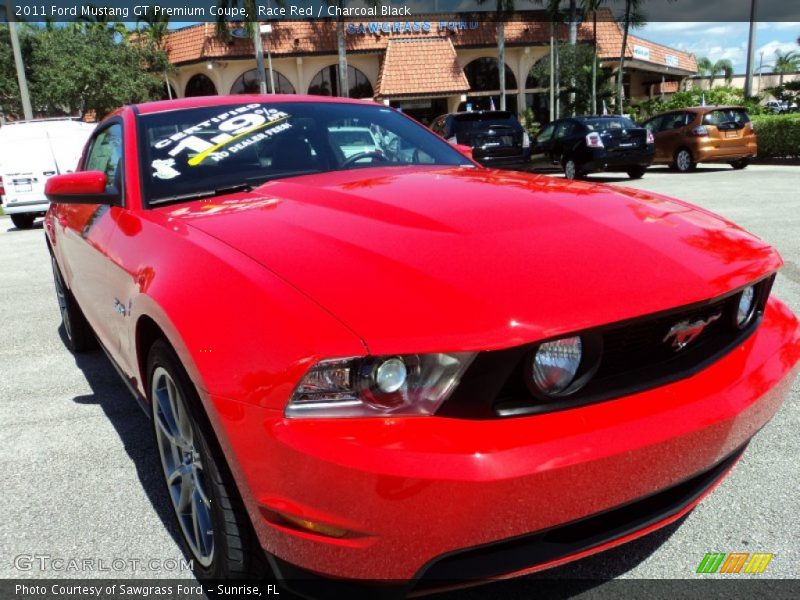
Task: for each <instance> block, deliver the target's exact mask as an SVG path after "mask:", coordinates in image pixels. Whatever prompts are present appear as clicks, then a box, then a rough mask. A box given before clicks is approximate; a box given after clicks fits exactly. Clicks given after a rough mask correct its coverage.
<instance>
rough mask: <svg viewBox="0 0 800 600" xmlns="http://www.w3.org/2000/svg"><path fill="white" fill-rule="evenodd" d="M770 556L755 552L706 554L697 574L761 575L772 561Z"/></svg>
mask: <svg viewBox="0 0 800 600" xmlns="http://www.w3.org/2000/svg"><path fill="white" fill-rule="evenodd" d="M772 556H773V555H772V554H766V553H763V552H756V553H754V554H750V553H749V552H733V553H731V554H726V553H724V552H708V553H706V555H705V556H704V557H703V560H701V561H700V564H699V565H698V567H697V572H698V573H725V574H728V575H730V574H733V573H751V574H759V573H763V572H764V571H765V570H766V568H767V565H768V564H769V563H770V561H771V560H772Z"/></svg>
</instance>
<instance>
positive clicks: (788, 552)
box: [0, 165, 800, 598]
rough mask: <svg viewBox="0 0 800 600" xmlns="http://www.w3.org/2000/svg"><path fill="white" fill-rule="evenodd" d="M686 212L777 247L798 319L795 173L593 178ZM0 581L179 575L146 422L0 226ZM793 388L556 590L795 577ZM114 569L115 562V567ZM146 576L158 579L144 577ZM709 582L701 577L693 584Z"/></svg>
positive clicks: (781, 288)
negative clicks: (0, 499)
mask: <svg viewBox="0 0 800 600" xmlns="http://www.w3.org/2000/svg"><path fill="white" fill-rule="evenodd" d="M590 180H592V181H597V182H604V183H609V184H611V185H628V186H633V187H637V188H641V189H646V190H653V191H657V192H660V193H664V194H668V195H672V196H676V197H679V198H682V199H686V200H689V201H691V202H694V203H697V204H699V205H701V206H703V207H706V208H708V209H710V210H713V211H715V212H718V213H721V214H722V215H724V216H726V217H728V218H730V219H731V220H733V221H735V222H737V223H739V224H740V225H742V226H744V227H745V228H746V229H748V230H750V231H751V232H753V233H755V234H757V235H759V236H760V237H762V238H764V239H765V240H767V241H768V242H770V243H771V244H773V245H774V246H776V247H777V248H778V249H779V251H780V252H781V254H782V255H783V258H784V260H785V262H786V266H785V267H784V269H783V271H782V272H781V273H780V275H779V276H778V279H777V282H776V286H775V288H774V293H775V294H776V295H778V296H780V297H781V298H782V299H784V300H785V301H787V302H788V304H789V305H790V306H791V307H792V309H793V310H794V311H795V312H796V313H798V314H800V167H785V166H760V165H754V166H751V167H749V168H747V169H746V170H744V171H732V170H731V169H730V168H729V167H728V166H722V167H712V166H701V167H700V168H699V170H698V171H697V172H695V173H691V174H685V175H683V174H677V173H673V172H671V171H669V170H667V169H666V168H656V169H653V170H651V171H649V172H648V173H647V174H646V175H645V177H644V179H641V180H638V181H629V180H628V179H627V178H625V177H624V176H620V177H617V176H616V175H594V176H591V177H590ZM0 369H2V371H1V372H2V374H1V375H0V422H2V435H1V436H0V473H2V474H3V478H2V482H3V488H2V490H3V496H4V499H5V503H4V504H5V506H4V511H3V512H4V515H3V518H2V519H0V578H18V577H50V578H53V577H134V576H135V577H157V578H160V577H170V578H176V577H182V578H184V577H191V573H189V572H187V571H185V570H181V569H180V568H179V566H178V568H177V570H174V569H172V567H173V566H174V564H173V563H174V562H175V561H180V560H181V559H183V558H184V556H183V554H182V552H181V550H180V547H179V544H178V542H177V539H178V537H177V536H178V533H177V530H176V529H175V527H174V526H173V523H172V520H171V515H170V513H169V511H170V510H171V509H170V506H169V500H168V498H167V496H166V494H165V493H164V492H163V491H162V483H161V481H160V473H159V471H158V469H159V466H158V464H157V462H156V458H155V450H154V444H153V441H152V436H151V433H150V428H149V423H148V421H147V419H146V417H145V415H144V414H143V413H142V411H141V410H140V409H139V408H138V406H137V405H136V404H135V402H134V401H133V399H132V398H131V397H130V396H129V393H128V392H127V390H126V389H125V387H124V386H123V384H122V383H121V381H120V380H119V379H118V376H117V374H116V372H115V371H114V369H113V368H112V367H111V365H110V364H109V363H108V361H107V360H106V358H105V356H104V355H103V354H102V353H100V352H96V353H93V354H89V355H86V356H83V357H81V358H79V359H76V358H75V357H73V356H72V355H71V354H70V353H69V352H68V351H67V350H66V349H65V347H64V345H63V343H62V341H61V338H60V334H59V316H58V311H57V307H56V300H55V295H54V292H53V284H52V279H51V271H50V264H49V260H48V256H47V252H46V248H45V244H44V234H43V232H42V229H41V227H37V228H36V229H33V230H30V231H18V230H16V229H15V228H14V227H13V225H12V223H11V221H10V219H8V218H7V217H0ZM798 431H800V385H798V384H795V386H794V388H793V391H792V395H791V398H790V399H789V401H788V402H787V403H786V404H785V405H784V406H783V408H782V409H781V411H780V412H779V414H778V415H777V417H776V418H775V419H774V420H773V421H772V422H771V423H770V424H769V425H768V426H767V427H766V428H765V429H764V430H762V431H761V432H760V433H759V435H758V436H757V437H756V438H755V440H754V442H753V443H752V444H751V445H750V447H749V449H748V450H747V452H746V454H745V456H744V459H743V460H742V461H741V462H740V463H739V465H738V466H737V467H736V468H735V469H734V471H733V472H732V473H731V475H730V476H729V477H728V478H727V480H726V481H724V482H723V483H722V485H721V486H720V487H719V488H718V489H717V491H716V492H715V493H714V494H712V495H711V496H710V497H708V498H707V499H706V500H705V501H704V502H703V503H702V504H701V505H700V506H699V507H698V508H697V509H696V510H695V511H693V512H692V513H691V514H690V515H689V516H688V517H687V518H686V519H684V520H683V521H682V522H681V523H680V524H679V525H677V526H672V527H669V528H667V529H666V530H662V531H661V532H657V533H655V534H652V535H650V536H647V537H645V538H642V539H640V540H638V541H635V542H633V543H631V544H628V545H626V546H623V547H621V548H618V549H615V550H612V551H610V552H607V553H605V554H602V555H599V556H595V557H591V558H588V559H584V560H582V561H579V562H576V563H573V564H572V565H568V566H565V567H561V568H559V569H556V570H554V571H552V572H550V573H548V577H564V578H589V579H592V578H633V579H662V578H665V579H680V578H696V577H700V576H698V575H696V574H695V570H696V568H697V566H698V564H699V562H700V561H701V559H702V558H703V556H704V555H705V553H706V552H726V553H727V552H756V551H758V552H770V553H774V558H773V559H772V562H771V563H770V564H769V567H768V569H767V571H766V573H765V574H764V575H762V577H770V578H787V579H788V578H797V577H798V573H800V542H798V540H800V493H798V490H800V443H799V442H798ZM32 555H45V556H50V557H55V558H72V557H78V558H92V559H95V561H100V562H96V563H95V564H101V563H102V564H104V565H105V566H107V567H108V566H109V565H111V564H112V561H113V559H115V558H123V559H125V560H129V559H132V558H133V559H142V560H148V559H151V558H155V559H157V560H158V561H161V562H160V564H158V565H156V564H153V563H151V564H149V565H146V566H147V569H146V570H141V566H142V565H139V567H138V568H135V569H131V568H124V569H115V568H114V569H111V570H107V571H98V570H97V569H94V570H92V569H90V570H89V571H88V572H81V571H72V570H68V571H57V570H56V571H54V570H42V569H40V568H39V565H38V563H36V562H34V564H33V566H32V567H31V568H24V567H25V565H26V564H28V563H26V562H24V561H23V563H22V567H23V568H20V562H19V560H15V559H16V558H17V557H19V556H32ZM117 566H120V563H117ZM155 567H158V568H155ZM704 577H708V576H704ZM536 586H537V578H532V579H528V580H526V582H525V583H524V584H523V585H520V586H516V587H515V588H514V590H515V592H514V593H513V594H510V593H509V592H508V590H507V589H504V590H503V592H502V594H500V593H493V589H499V588H493V586H488V587H482V588H479V589H477V590H472V591H467V592H462V593H460V597H465V598H466V597H470V598H478V597H499V596H502V597H512V596H513V597H520V598H522V597H532V595H531V594H532V593H534V592H535V591H536V589H537V588H536Z"/></svg>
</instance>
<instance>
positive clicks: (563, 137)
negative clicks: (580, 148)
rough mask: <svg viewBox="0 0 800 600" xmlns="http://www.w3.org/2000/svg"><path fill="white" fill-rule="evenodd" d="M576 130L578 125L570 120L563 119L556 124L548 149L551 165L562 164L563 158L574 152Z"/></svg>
mask: <svg viewBox="0 0 800 600" xmlns="http://www.w3.org/2000/svg"><path fill="white" fill-rule="evenodd" d="M578 128H579V126H578V123H577V122H576V121H573V120H572V119H564V120H563V121H559V122H558V125H557V126H556V130H555V132H554V133H553V144H552V146H551V149H550V160H551V161H552V164H555V165H560V164H563V162H564V157H565V156H567V155H569V154H571V153H572V152H573V150H575V146H576V144H577V139H576V134H577V132H578Z"/></svg>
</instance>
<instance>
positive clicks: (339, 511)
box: [210, 299, 800, 581]
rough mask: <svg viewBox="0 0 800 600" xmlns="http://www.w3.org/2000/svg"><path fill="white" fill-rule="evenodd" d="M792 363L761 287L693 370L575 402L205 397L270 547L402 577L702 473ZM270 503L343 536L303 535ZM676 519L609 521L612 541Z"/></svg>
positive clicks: (776, 307)
mask: <svg viewBox="0 0 800 600" xmlns="http://www.w3.org/2000/svg"><path fill="white" fill-rule="evenodd" d="M798 360H800V328H798V322H797V319H796V318H795V317H794V315H792V314H791V312H790V311H789V310H788V309H787V308H786V307H785V305H783V304H782V303H780V302H779V301H777V300H775V299H771V300H770V301H769V304H768V305H767V309H766V311H765V315H764V319H763V321H762V323H761V325H760V327H759V329H758V330H757V331H756V332H755V333H754V334H753V335H752V336H751V337H750V338H748V339H747V340H746V341H745V342H744V343H743V344H742V345H741V346H740V347H739V348H737V349H736V350H734V351H733V352H731V353H729V354H727V355H726V356H725V357H723V358H722V359H720V360H719V361H718V362H716V363H714V364H713V365H711V366H709V367H708V368H706V369H704V370H702V371H701V372H699V373H698V374H696V375H694V376H692V377H690V378H687V379H683V380H681V381H677V382H674V383H672V384H669V385H666V386H663V387H660V388H656V389H652V390H648V391H645V392H641V393H637V394H633V395H630V396H626V397H622V398H618V399H616V400H610V401H606V402H601V403H597V404H593V405H589V406H584V407H581V408H576V409H572V410H564V411H560V412H555V413H549V414H542V415H538V416H532V417H520V418H506V419H496V420H484V421H474V420H460V419H450V418H442V417H418V418H386V419H339V420H286V419H284V418H283V417H282V415H281V414H280V413H279V412H277V411H274V410H268V409H264V408H259V407H256V406H251V405H243V404H241V403H232V402H230V401H225V400H223V399H220V398H214V397H211V398H210V399H211V400H212V401H213V402H214V403H215V405H216V407H217V412H218V415H219V419H220V420H219V423H218V425H219V427H220V428H221V434H222V435H221V436H220V437H221V439H222V441H223V446H224V447H225V450H226V453H227V455H228V458H229V461H230V462H231V466H232V468H233V471H234V474H235V476H236V478H237V481H238V483H239V486H240V489H241V490H242V492H243V496H244V498H245V502H246V504H247V506H248V510H249V512H250V515H251V518H252V519H253V522H254V525H255V528H256V531H257V534H258V537H259V539H260V541H261V543H262V545H263V546H264V548H265V549H266V550H267V551H268V552H270V553H271V554H273V555H274V556H276V557H278V558H279V559H280V560H281V561H286V562H287V563H290V564H293V565H297V566H299V567H301V568H303V569H306V570H308V571H311V572H313V573H315V574H319V575H323V576H330V577H337V578H345V579H369V580H396V581H408V580H413V579H415V578H417V577H419V576H421V575H424V571H426V570H427V568H426V567H427V566H430V565H434V566H435V565H436V564H437V563H439V562H441V561H439V560H438V559H440V558H442V557H445V556H446V555H451V554H453V553H460V552H461V551H463V550H465V549H471V548H476V547H479V546H484V545H491V544H497V543H498V542H503V541H504V540H510V539H512V538H517V537H519V536H530V535H531V534H532V533H535V532H544V531H547V530H552V529H553V528H558V527H559V526H562V525H564V524H567V523H573V522H577V521H580V520H582V519H586V518H587V517H591V516H592V515H598V514H600V513H604V512H606V511H610V510H614V509H618V508H619V507H622V506H625V505H629V504H630V503H632V502H634V501H638V500H641V499H643V498H647V497H649V496H652V495H653V494H656V493H658V492H661V491H664V490H667V489H668V488H672V487H673V486H677V485H679V484H681V483H682V482H686V481H687V480H690V479H691V478H693V477H696V476H698V474H702V473H704V472H710V471H709V470H711V469H713V468H714V467H715V465H720V464H723V461H724V460H726V459H730V458H731V457H735V453H736V451H737V450H738V449H740V448H741V447H743V446H744V445H745V444H746V443H747V441H748V440H749V439H750V438H751V437H752V436H753V435H754V434H755V433H756V432H757V431H758V429H759V428H761V427H762V426H764V424H766V423H767V422H768V421H769V420H770V418H771V417H772V416H773V415H774V413H775V412H776V411H777V410H778V408H779V406H780V405H781V403H782V402H783V400H784V398H785V397H786V395H787V394H788V392H789V389H790V387H791V383H792V380H793V377H794V375H796V373H797V362H798ZM719 477H721V474H720V475H719ZM719 477H717V478H716V479H714V480H713V481H710V482H709V485H708V486H707V488H710V487H713V484H715V483H716V481H718V480H719ZM698 497H699V496H698ZM695 501H696V500H695ZM692 505H693V504H692V503H689V504H687V505H686V506H684V507H683V509H682V510H684V509H685V510H684V512H685V511H686V510H689V509H690V508H691V506H692ZM678 512H680V511H678ZM281 514H285V515H291V516H294V517H300V518H304V519H308V520H311V521H314V522H318V523H323V524H325V525H327V526H331V527H335V528H340V529H343V530H346V531H347V534H346V535H344V536H343V537H340V538H333V537H328V536H325V535H321V534H319V533H311V532H309V531H300V530H298V529H296V528H294V527H292V526H290V525H289V524H288V523H287V522H286V521H285V520H283V519H282V518H281V517H280V515H281ZM678 516H679V514H678V513H674V514H670V515H669V516H663V515H662V516H661V517H659V518H657V519H656V522H655V523H653V522H648V523H647V524H641V526H640V528H638V529H637V531H635V532H633V533H631V532H620V533H619V536H620V537H619V538H618V539H617V543H619V542H620V541H624V540H627V539H632V538H633V537H636V536H637V535H642V534H644V533H647V532H649V531H651V530H653V529H655V528H657V527H659V526H662V525H664V524H666V523H668V522H670V521H671V520H674V519H675V518H677V517H678ZM659 519H660V520H659ZM610 545H613V543H609V540H605V541H602V542H599V545H595V546H591V544H590V546H589V547H588V548H587V547H581V548H577V547H576V548H575V549H573V550H574V551H571V550H569V549H568V550H567V553H566V554H564V555H559V556H557V557H552V556H551V557H549V558H546V559H541V557H540V559H537V558H536V557H535V555H531V557H530V563H529V564H527V565H520V564H518V563H511V562H509V564H508V565H507V569H506V572H508V573H510V572H516V573H521V572H526V571H531V570H537V569H540V568H544V567H549V566H554V565H555V564H560V563H563V562H566V561H568V560H571V559H574V558H577V557H580V556H583V555H585V554H589V553H592V552H594V551H599V550H600V549H603V548H605V547H608V546H610ZM502 571H503V566H502V565H501V567H500V570H499V571H498V570H497V569H495V571H494V572H493V575H492V576H496V575H498V574H499V573H500V572H502ZM464 576H465V577H470V573H469V571H466V572H465V574H464ZM474 576H475V577H482V575H480V574H478V573H475V575H474Z"/></svg>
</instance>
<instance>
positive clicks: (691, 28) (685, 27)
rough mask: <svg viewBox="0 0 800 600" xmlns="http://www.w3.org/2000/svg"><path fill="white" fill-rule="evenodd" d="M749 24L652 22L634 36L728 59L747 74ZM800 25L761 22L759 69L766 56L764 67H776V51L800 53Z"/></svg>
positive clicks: (757, 59)
mask: <svg viewBox="0 0 800 600" xmlns="http://www.w3.org/2000/svg"><path fill="white" fill-rule="evenodd" d="M748 31H749V24H748V23H705V22H703V23H692V22H688V23H687V22H681V23H677V22H676V23H669V22H659V23H648V24H647V25H646V26H645V27H642V28H639V29H635V30H633V34H634V35H637V36H640V37H643V38H645V39H648V40H652V41H654V42H659V43H661V44H666V45H668V46H672V47H674V48H678V49H680V50H686V51H687V52H692V53H694V54H695V55H696V56H697V57H698V58H702V57H703V56H707V57H708V58H710V59H711V61H712V62H714V61H717V60H719V59H721V58H727V59H728V60H730V61H731V62H732V63H733V68H734V71H735V72H736V73H744V70H745V65H746V64H747V36H748ZM798 36H800V23H789V22H781V23H758V28H757V30H756V54H755V62H756V64H755V66H756V67H758V64H759V60H760V58H761V57H760V54H761V52H763V53H764V65H765V66H766V65H770V64H772V62H773V60H774V59H775V55H774V53H775V50H781V51H782V52H786V51H787V50H798V51H800V46H798V45H797V37H798Z"/></svg>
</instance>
